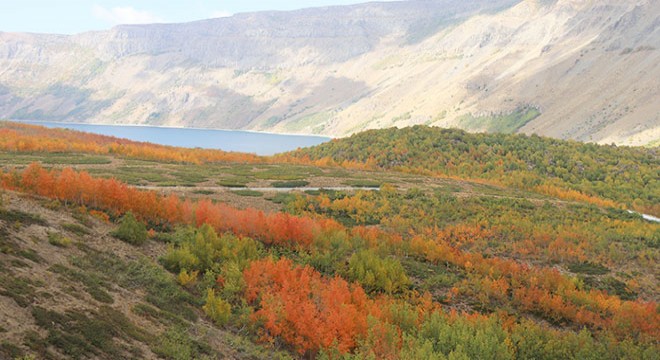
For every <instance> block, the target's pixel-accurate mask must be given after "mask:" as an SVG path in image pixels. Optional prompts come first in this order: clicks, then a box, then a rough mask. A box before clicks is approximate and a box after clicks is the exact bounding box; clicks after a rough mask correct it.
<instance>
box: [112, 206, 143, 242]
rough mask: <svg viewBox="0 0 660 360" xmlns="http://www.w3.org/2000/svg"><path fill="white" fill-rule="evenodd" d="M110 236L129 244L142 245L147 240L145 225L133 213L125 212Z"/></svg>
mask: <svg viewBox="0 0 660 360" xmlns="http://www.w3.org/2000/svg"><path fill="white" fill-rule="evenodd" d="M112 236H114V237H116V238H117V239H119V240H123V241H125V242H127V243H129V244H133V245H142V244H144V242H145V241H147V227H146V226H145V225H144V224H143V223H141V222H139V221H138V220H137V219H136V218H135V216H134V215H133V213H131V212H127V213H126V214H125V215H124V216H123V217H122V218H121V219H120V220H119V226H118V227H117V229H115V231H113V232H112Z"/></svg>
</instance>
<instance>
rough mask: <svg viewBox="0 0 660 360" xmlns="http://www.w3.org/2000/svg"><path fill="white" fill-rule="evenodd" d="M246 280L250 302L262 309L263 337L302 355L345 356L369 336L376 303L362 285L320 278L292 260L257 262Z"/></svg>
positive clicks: (259, 317) (259, 315)
mask: <svg viewBox="0 0 660 360" xmlns="http://www.w3.org/2000/svg"><path fill="white" fill-rule="evenodd" d="M244 278H245V283H246V289H245V295H246V299H247V300H248V302H249V303H251V304H255V305H258V310H257V311H256V312H255V313H254V318H255V319H256V320H258V321H260V322H262V323H263V326H264V328H265V331H266V332H265V334H264V337H265V338H266V339H269V338H272V337H280V338H282V339H283V340H284V341H285V342H287V343H289V344H291V345H292V346H293V347H294V348H295V349H296V351H298V352H299V353H300V354H305V353H310V354H315V353H317V352H318V351H319V350H320V349H324V348H329V347H331V346H337V349H338V350H339V351H340V352H341V353H346V352H349V351H350V350H351V349H353V348H354V347H355V346H356V340H357V339H358V337H362V336H364V335H365V334H366V332H367V316H368V314H369V313H370V311H371V310H370V307H371V306H372V305H373V302H372V301H371V300H369V299H368V298H367V296H366V294H365V292H364V290H362V288H361V287H360V286H358V285H349V284H348V283H347V282H346V281H345V280H343V279H341V278H339V277H335V278H331V279H326V278H322V277H321V275H320V274H319V273H318V272H317V271H315V270H313V269H312V268H310V267H307V266H305V267H296V266H294V265H293V263H292V262H291V260H288V259H280V260H278V261H275V260H273V259H271V258H266V259H263V260H258V261H255V262H253V263H252V264H251V265H250V266H249V267H248V268H247V269H245V271H244Z"/></svg>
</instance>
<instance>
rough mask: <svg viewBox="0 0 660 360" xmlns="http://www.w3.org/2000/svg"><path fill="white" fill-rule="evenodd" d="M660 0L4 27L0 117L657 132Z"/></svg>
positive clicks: (476, 2) (388, 7)
mask: <svg viewBox="0 0 660 360" xmlns="http://www.w3.org/2000/svg"><path fill="white" fill-rule="evenodd" d="M659 29H660V2H658V1H654V0H623V1H622V0H602V1H590V0H528V1H518V0H470V1H459V0H439V1H428V0H412V1H401V2H385V3H367V4H360V5H353V6H336V7H325V8H314V9H305V10H299V11H291V12H261V13H247V14H237V15H235V16H232V17H229V18H220V19H211V20H204V21H197V22H191V23H185V24H155V25H122V26H118V27H115V28H113V29H111V30H109V31H102V32H89V33H83V34H78V35H72V36H65V35H44V34H23V33H0V118H8V119H32V120H52V121H68V122H88V123H106V124H151V125H169V126H190V127H206V128H228V129H250V130H268V131H275V132H286V133H316V134H327V135H334V136H344V135H348V134H351V133H354V132H357V131H361V130H364V129H370V128H384V127H391V126H399V127H401V126H409V125H415V124H426V125H438V126H443V127H460V128H463V129H467V130H469V131H491V132H524V133H537V134H541V135H548V136H552V137H557V138H564V139H566V138H572V139H577V140H581V141H594V142H600V143H612V142H614V143H617V144H629V145H647V144H652V145H654V144H655V145H657V144H658V143H660V101H658V99H659V98H660V81H659V80H658V79H660V50H659V48H660V30H659Z"/></svg>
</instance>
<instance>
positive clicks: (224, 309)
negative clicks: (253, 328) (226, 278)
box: [202, 289, 231, 326]
mask: <svg viewBox="0 0 660 360" xmlns="http://www.w3.org/2000/svg"><path fill="white" fill-rule="evenodd" d="M202 309H204V312H205V313H206V315H208V317H210V318H211V319H212V320H213V321H214V322H215V323H216V324H218V325H220V326H222V325H225V324H226V323H227V322H229V318H230V317H231V305H230V304H229V303H228V302H226V301H225V300H223V299H222V298H221V297H219V296H216V294H215V291H214V290H213V289H207V293H206V304H204V306H203V307H202Z"/></svg>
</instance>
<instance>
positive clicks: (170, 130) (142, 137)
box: [6, 120, 332, 156]
mask: <svg viewBox="0 0 660 360" xmlns="http://www.w3.org/2000/svg"><path fill="white" fill-rule="evenodd" d="M6 121H7V122H13V123H15V124H25V125H35V126H43V127H46V128H59V129H71V130H75V131H81V132H85V133H90V134H99V135H105V136H112V137H115V138H120V139H128V140H132V141H137V142H146V143H152V144H159V145H165V146H174V147H182V148H190V149H194V148H200V149H214V150H221V151H227V152H239V153H251V154H256V155H259V156H271V155H275V154H279V153H285V152H289V151H294V150H296V149H299V148H305V147H311V146H316V145H319V144H322V143H325V142H328V141H332V138H330V137H325V136H318V135H301V134H278V133H269V132H261V131H253V130H222V129H204V128H189V127H172V126H152V125H143V124H130V125H127V124H124V125H107V124H87V123H78V122H57V121H56V122H53V121H40V120H6Z"/></svg>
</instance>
